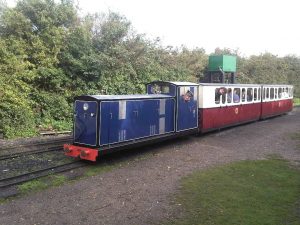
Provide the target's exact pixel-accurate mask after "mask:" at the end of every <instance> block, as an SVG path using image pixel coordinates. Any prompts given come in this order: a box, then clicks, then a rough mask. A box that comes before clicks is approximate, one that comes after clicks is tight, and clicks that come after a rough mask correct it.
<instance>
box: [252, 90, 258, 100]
mask: <svg viewBox="0 0 300 225" xmlns="http://www.w3.org/2000/svg"><path fill="white" fill-rule="evenodd" d="M253 97H254V99H253V100H254V101H256V100H257V88H254V95H253Z"/></svg>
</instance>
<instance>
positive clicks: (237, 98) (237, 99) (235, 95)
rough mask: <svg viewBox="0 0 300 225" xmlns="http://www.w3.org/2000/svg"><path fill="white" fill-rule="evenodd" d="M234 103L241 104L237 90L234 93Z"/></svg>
mask: <svg viewBox="0 0 300 225" xmlns="http://www.w3.org/2000/svg"><path fill="white" fill-rule="evenodd" d="M233 102H234V103H238V102H240V96H239V95H238V94H237V93H236V90H234V91H233Z"/></svg>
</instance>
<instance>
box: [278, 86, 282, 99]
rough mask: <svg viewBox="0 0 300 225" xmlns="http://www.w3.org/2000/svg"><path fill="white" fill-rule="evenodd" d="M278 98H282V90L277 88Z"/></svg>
mask: <svg viewBox="0 0 300 225" xmlns="http://www.w3.org/2000/svg"><path fill="white" fill-rule="evenodd" d="M278 98H282V89H281V88H278Z"/></svg>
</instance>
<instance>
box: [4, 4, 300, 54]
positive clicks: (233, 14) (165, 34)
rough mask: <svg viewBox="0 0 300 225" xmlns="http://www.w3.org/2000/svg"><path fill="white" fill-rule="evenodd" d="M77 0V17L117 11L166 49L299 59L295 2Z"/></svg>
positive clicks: (299, 29)
mask: <svg viewBox="0 0 300 225" xmlns="http://www.w3.org/2000/svg"><path fill="white" fill-rule="evenodd" d="M77 1H78V3H79V7H80V8H81V14H86V13H94V12H108V11H109V10H111V11H116V12H119V13H120V14H121V15H124V16H125V17H126V18H127V19H128V20H129V21H131V23H132V25H133V27H134V28H135V29H136V31H137V32H138V33H145V34H146V35H147V37H149V38H156V37H160V38H161V40H162V43H163V45H165V46H167V45H172V46H175V47H176V46H181V45H185V46H187V47H189V48H194V47H203V48H204V49H205V50H206V52H207V53H211V52H213V51H214V49H215V48H216V47H221V48H224V47H227V48H231V49H239V51H240V52H241V53H242V54H244V55H246V56H249V55H251V54H260V53H264V52H266V51H267V52H271V53H273V54H275V55H279V56H284V55H287V54H296V55H298V56H300V1H299V0H273V1H272V0H185V1H175V0H173V1H171V0H144V1H143V0H77ZM7 2H10V1H9V0H8V1H7Z"/></svg>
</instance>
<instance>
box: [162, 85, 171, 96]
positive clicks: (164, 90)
mask: <svg viewBox="0 0 300 225" xmlns="http://www.w3.org/2000/svg"><path fill="white" fill-rule="evenodd" d="M161 93H162V94H168V93H170V87H169V86H162V87H161Z"/></svg>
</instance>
